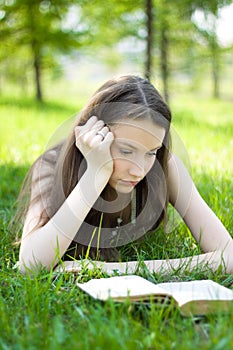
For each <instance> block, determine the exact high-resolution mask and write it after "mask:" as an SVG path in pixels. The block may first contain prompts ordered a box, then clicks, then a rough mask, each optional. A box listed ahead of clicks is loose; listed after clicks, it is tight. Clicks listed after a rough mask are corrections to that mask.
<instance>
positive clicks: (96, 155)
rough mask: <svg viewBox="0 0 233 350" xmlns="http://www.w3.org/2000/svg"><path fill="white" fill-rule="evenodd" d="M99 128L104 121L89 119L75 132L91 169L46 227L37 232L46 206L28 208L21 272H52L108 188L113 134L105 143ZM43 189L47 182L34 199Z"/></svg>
mask: <svg viewBox="0 0 233 350" xmlns="http://www.w3.org/2000/svg"><path fill="white" fill-rule="evenodd" d="M98 125H99V128H100V127H101V128H103V122H102V124H101V123H99V124H97V119H94V120H93V119H92V120H91V119H90V120H89V124H88V123H87V124H86V125H85V126H83V127H78V128H77V130H76V144H77V147H79V148H80V149H81V151H82V152H83V153H84V154H85V158H86V159H87V164H88V167H87V170H86V172H85V173H84V175H83V176H82V178H81V179H80V181H79V182H78V184H77V185H76V186H75V188H74V189H73V191H72V192H71V193H70V195H69V196H68V198H67V199H66V200H65V202H64V203H63V204H62V206H61V207H60V208H59V209H58V211H57V212H56V214H55V215H54V216H53V217H52V218H51V219H50V220H49V221H48V222H47V224H45V225H44V226H43V227H40V228H38V229H34V227H35V226H36V224H37V218H38V217H39V216H40V214H41V212H42V210H43V203H41V202H40V203H36V204H35V205H32V206H31V207H30V208H29V211H28V213H27V218H26V222H25V224H24V230H23V236H22V242H21V247H20V255H19V267H20V269H21V270H22V271H24V270H25V267H28V268H31V269H33V270H34V269H36V268H37V266H43V267H46V268H47V269H50V268H51V267H53V266H54V265H56V263H57V258H58V257H61V256H63V254H64V253H65V251H66V250H67V248H68V246H69V245H70V243H71V242H72V240H73V238H74V236H75V235H76V233H77V231H78V230H79V228H80V226H81V224H82V223H83V221H84V219H85V217H86V216H87V214H88V212H89V211H90V209H91V207H92V206H93V204H94V203H95V201H96V200H97V198H98V197H99V195H100V193H101V192H102V190H103V189H104V187H105V186H106V184H107V182H108V180H109V177H110V175H111V172H112V159H111V156H110V144H111V142H112V140H113V134H112V133H111V132H108V133H107V136H106V137H105V139H104V140H102V138H101V137H100V136H98V135H97V136H95V135H96V132H97V131H98ZM77 171H78V169H77ZM42 181H43V180H42ZM41 186H46V183H40V184H38V185H37V188H33V189H32V197H33V196H34V195H36V194H34V192H37V193H38V191H40V187H41Z"/></svg>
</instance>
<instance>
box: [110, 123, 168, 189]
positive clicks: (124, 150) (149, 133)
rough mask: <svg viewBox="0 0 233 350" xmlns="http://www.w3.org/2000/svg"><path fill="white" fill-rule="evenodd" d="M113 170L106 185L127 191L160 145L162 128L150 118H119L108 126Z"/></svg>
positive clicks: (147, 169) (149, 166) (146, 167)
mask: <svg viewBox="0 0 233 350" xmlns="http://www.w3.org/2000/svg"><path fill="white" fill-rule="evenodd" d="M111 131H112V132H113V134H114V141H113V143H112V145H111V155H112V158H113V173H112V175H111V177H110V179H109V185H110V186H111V187H112V188H114V189H115V190H116V191H117V192H119V193H130V192H131V191H132V190H133V188H134V187H135V186H136V185H137V183H138V182H139V181H141V180H142V179H143V178H144V177H145V176H146V174H147V173H148V172H149V170H150V169H151V168H152V166H153V164H154V162H155V159H156V151H157V150H158V149H159V148H160V147H161V146H162V143H163V139H164V136H165V129H164V128H163V127H161V126H158V125H156V124H154V123H153V122H152V121H151V120H149V119H143V120H129V119H127V120H124V119H123V120H122V121H120V122H119V123H118V124H116V125H114V126H112V127H111Z"/></svg>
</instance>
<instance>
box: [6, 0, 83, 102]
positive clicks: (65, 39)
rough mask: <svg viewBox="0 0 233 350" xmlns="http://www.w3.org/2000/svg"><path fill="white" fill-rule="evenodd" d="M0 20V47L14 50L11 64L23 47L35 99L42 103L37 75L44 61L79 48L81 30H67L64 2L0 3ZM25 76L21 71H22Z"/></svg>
mask: <svg viewBox="0 0 233 350" xmlns="http://www.w3.org/2000/svg"><path fill="white" fill-rule="evenodd" d="M2 3H3V6H2V10H1V13H2V16H1V18H0V29H1V44H2V45H8V47H10V48H12V49H13V51H14V56H13V55H10V57H8V59H11V60H12V61H14V60H15V57H17V53H19V52H20V50H19V48H22V47H25V51H24V54H25V56H24V59H25V60H28V61H30V62H31V66H32V68H33V71H34V81H35V90H36V98H37V99H38V100H39V101H42V98H43V93H42V83H41V74H42V71H43V68H44V67H45V64H46V60H47V59H48V58H49V60H50V61H51V59H52V58H53V57H54V56H55V55H56V54H57V53H58V52H64V53H68V52H69V51H70V50H72V49H74V48H79V47H80V46H81V40H82V37H83V36H84V35H85V30H83V29H82V28H80V27H79V26H78V23H77V25H76V27H74V28H67V27H66V26H65V24H66V21H65V19H66V18H67V16H69V14H70V12H69V11H70V5H71V4H72V2H71V1H68V0H43V1H41V0H14V1H2ZM24 74H25V72H24Z"/></svg>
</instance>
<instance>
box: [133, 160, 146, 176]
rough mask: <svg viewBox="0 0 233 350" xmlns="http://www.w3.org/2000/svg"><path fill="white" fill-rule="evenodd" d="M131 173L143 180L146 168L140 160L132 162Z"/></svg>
mask: <svg viewBox="0 0 233 350" xmlns="http://www.w3.org/2000/svg"><path fill="white" fill-rule="evenodd" d="M129 174H130V175H131V176H134V177H136V178H137V179H140V180H141V179H142V178H143V177H144V176H145V170H144V166H143V164H140V163H138V162H137V163H136V162H132V163H130V167H129Z"/></svg>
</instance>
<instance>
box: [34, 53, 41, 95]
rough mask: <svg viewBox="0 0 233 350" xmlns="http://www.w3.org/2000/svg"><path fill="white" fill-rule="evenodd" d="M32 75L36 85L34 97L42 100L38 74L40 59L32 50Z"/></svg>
mask: <svg viewBox="0 0 233 350" xmlns="http://www.w3.org/2000/svg"><path fill="white" fill-rule="evenodd" d="M33 66H34V75H35V87H36V99H37V100H38V101H39V102H42V90H41V75H40V59H39V56H38V55H37V54H36V52H34V62H33Z"/></svg>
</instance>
